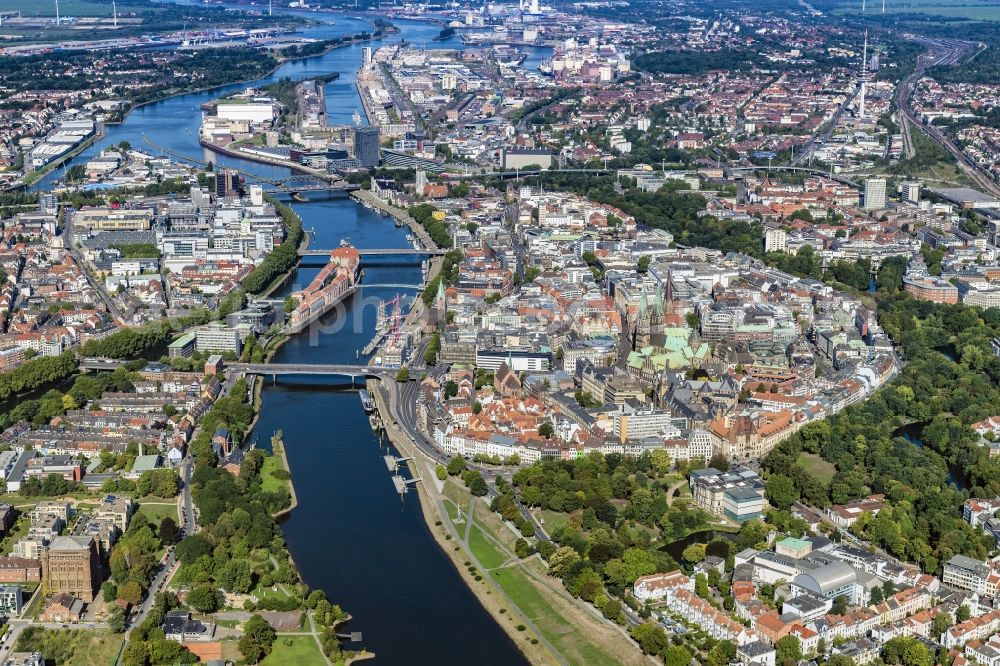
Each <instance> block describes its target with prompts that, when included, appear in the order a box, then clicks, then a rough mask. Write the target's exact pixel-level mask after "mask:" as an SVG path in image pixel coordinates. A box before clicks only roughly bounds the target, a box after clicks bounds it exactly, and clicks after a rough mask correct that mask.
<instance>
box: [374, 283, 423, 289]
mask: <svg viewBox="0 0 1000 666" xmlns="http://www.w3.org/2000/svg"><path fill="white" fill-rule="evenodd" d="M358 287H360V288H362V289H364V288H368V289H423V288H424V285H422V284H392V283H389V284H365V283H363V282H359V283H358Z"/></svg>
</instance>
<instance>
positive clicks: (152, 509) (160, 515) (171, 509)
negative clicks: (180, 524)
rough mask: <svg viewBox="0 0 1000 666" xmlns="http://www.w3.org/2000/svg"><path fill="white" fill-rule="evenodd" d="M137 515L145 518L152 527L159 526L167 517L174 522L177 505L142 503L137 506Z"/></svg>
mask: <svg viewBox="0 0 1000 666" xmlns="http://www.w3.org/2000/svg"><path fill="white" fill-rule="evenodd" d="M137 513H139V514H142V515H143V516H145V517H146V518H147V519H148V520H149V522H151V523H153V524H154V525H159V524H160V521H161V520H163V519H164V518H166V517H168V516H169V517H170V518H173V519H174V521H175V522H176V521H177V504H175V503H173V502H171V503H169V504H161V503H156V504H153V503H151V502H142V503H141V504H139V511H138V512H137Z"/></svg>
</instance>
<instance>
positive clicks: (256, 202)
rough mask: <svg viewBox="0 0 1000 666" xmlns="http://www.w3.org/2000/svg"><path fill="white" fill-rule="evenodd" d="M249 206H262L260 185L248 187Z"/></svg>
mask: <svg viewBox="0 0 1000 666" xmlns="http://www.w3.org/2000/svg"><path fill="white" fill-rule="evenodd" d="M250 204H251V205H253V206H263V205H264V188H263V187H261V186H260V185H251V186H250Z"/></svg>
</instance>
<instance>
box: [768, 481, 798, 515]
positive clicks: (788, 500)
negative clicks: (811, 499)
mask: <svg viewBox="0 0 1000 666" xmlns="http://www.w3.org/2000/svg"><path fill="white" fill-rule="evenodd" d="M765 494H766V495H767V499H768V501H769V502H770V503H771V504H773V505H774V506H776V507H778V508H779V509H788V508H789V507H791V506H792V504H793V503H795V501H797V500H798V499H799V493H798V491H797V490H796V489H795V482H793V481H792V480H791V479H790V478H788V477H787V476H785V475H783V474H772V475H771V476H770V477H768V479H767V486H766V489H765Z"/></svg>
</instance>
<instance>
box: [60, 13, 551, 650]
mask: <svg viewBox="0 0 1000 666" xmlns="http://www.w3.org/2000/svg"><path fill="white" fill-rule="evenodd" d="M309 15H310V16H311V17H313V18H319V19H320V20H326V21H330V20H333V21H335V23H333V24H330V23H326V24H324V25H321V26H314V27H310V28H307V29H305V30H303V34H306V35H308V36H311V37H317V38H326V37H332V36H336V35H342V34H351V33H356V32H360V31H363V30H366V29H370V26H369V25H368V24H367V22H366V21H363V20H361V19H356V18H350V17H348V16H344V15H339V14H338V15H323V14H319V15H317V14H313V13H310V14H309ZM394 23H396V25H398V26H399V27H400V29H401V33H399V34H397V35H392V36H390V37H388V38H387V39H386V40H383V42H387V41H398V40H399V39H400V38H405V39H407V40H408V41H410V42H413V43H420V42H426V43H427V44H428V45H433V46H453V47H454V46H458V40H457V38H453V40H449V41H445V42H435V43H432V42H431V40H432V38H433V37H434V36H435V35H436V34H437V33H438V31H439V30H440V28H439V27H438V26H435V25H433V24H429V23H422V22H415V21H394ZM371 45H373V46H375V45H377V44H371ZM361 48H362V45H361V44H356V45H351V46H347V47H344V48H341V49H336V50H334V51H331V52H330V53H327V54H326V55H323V56H318V57H315V58H310V59H307V60H300V61H295V62H290V63H287V64H285V65H283V66H282V67H281V68H279V69H278V70H277V71H276V72H275V73H274V74H273V75H271V76H270V77H268V78H266V79H263V80H261V81H255V82H252V83H251V84H250V85H261V84H266V83H269V82H272V81H276V80H278V79H281V78H284V77H289V78H292V79H296V80H298V79H307V78H311V77H316V76H320V75H324V74H330V73H332V72H337V73H339V74H340V77H339V78H338V79H337V80H335V81H332V82H331V83H329V84H328V85H327V86H326V91H325V92H326V99H327V111H328V116H329V122H330V123H331V124H333V123H348V122H351V116H352V115H353V114H354V112H355V111H356V110H357V111H361V104H360V101H359V99H358V96H357V92H356V90H355V88H354V74H355V72H356V71H357V69H358V67H359V65H360V61H361ZM533 57H535V58H536V59H537V58H538V57H540V56H539V55H538V54H537V53H536V54H533ZM245 85H246V84H239V85H232V86H227V87H225V88H221V89H215V90H213V91H210V92H204V93H195V94H191V95H184V96H180V97H174V98H171V99H168V100H165V101H162V102H158V103H155V104H150V105H147V106H144V107H142V108H139V109H136V110H135V111H133V112H132V113H131V114H130V115H129V116H128V118H127V119H126V120H125V122H124V123H123V124H121V125H112V126H109V127H108V128H107V134H106V136H105V137H104V138H103V139H102V140H101V141H99V142H98V143H96V144H95V145H94V146H92V147H90V148H89V149H88V150H87V151H85V152H84V153H83V154H82V155H81V156H78V157H77V158H76V159H75V160H74V162H82V161H86V160H87V159H89V158H90V157H91V156H93V155H95V154H96V153H98V152H100V150H101V149H103V148H104V147H106V146H109V145H112V144H117V143H119V142H120V141H128V142H129V143H131V144H132V145H133V146H135V147H136V148H139V149H142V150H152V149H151V148H149V146H147V145H145V143H144V138H145V137H148V138H149V139H150V140H151V141H153V142H154V143H156V144H158V145H160V146H163V147H165V148H167V149H169V150H172V151H177V152H179V153H182V154H184V155H189V156H192V157H199V158H201V159H203V160H211V161H213V162H214V163H215V164H217V165H223V166H225V165H232V166H238V167H239V168H240V169H242V170H245V171H249V172H253V173H257V174H260V175H263V176H272V177H281V176H287V175H289V172H288V170H287V169H284V168H279V167H271V166H265V165H260V164H256V163H252V162H246V161H243V160H236V159H232V158H227V157H222V156H219V155H216V154H214V153H211V152H209V151H206V150H204V149H202V148H201V147H200V146H199V145H198V127H199V124H200V116H201V110H200V106H201V104H203V103H205V102H207V101H209V100H212V99H215V98H217V97H219V96H220V95H221V94H223V93H225V92H229V91H233V90H239V89H240V88H242V87H245ZM154 152H155V151H154ZM54 177H55V176H50V177H49V178H48V179H46V180H45V181H43V182H42V183H41V187H45V186H46V185H51V182H52V179H53V178H54ZM309 197H310V201H309V202H308V203H294V204H292V206H293V208H294V209H295V210H296V212H298V214H299V215H300V216H301V217H302V221H303V226H304V227H305V228H306V229H315V238H314V240H313V242H312V247H313V248H333V247H336V246H337V244H338V243H339V242H340V240H341V239H345V238H346V239H349V240H350V241H351V242H352V243H353V244H354V245H355V246H357V247H406V245H407V242H406V238H405V236H406V231H405V230H403V229H398V228H396V227H395V226H394V225H393V223H392V220H391V219H390V218H388V217H385V216H383V215H381V214H379V213H376V212H374V211H371V210H369V209H367V208H364V207H362V206H360V205H358V204H356V203H355V202H354V201H353V200H352V199H350V198H349V197H346V196H344V195H343V194H327V195H323V194H320V195H317V194H316V193H310V194H309ZM376 261H377V262H378V263H373V264H370V265H366V267H365V275H364V278H363V281H362V282H363V284H369V285H410V284H416V283H419V282H420V280H421V269H420V266H419V265H401V264H396V263H393V262H392V261H391V259H379V260H376ZM318 270H319V266H316V265H312V264H305V265H303V266H302V267H300V268H299V269H298V270H296V271H295V273H293V275H292V276H291V278H290V280H289V283H288V284H287V285H286V286H285V291H286V292H287V291H291V290H293V289H294V288H295V287H296V286H303V285H305V284H308V282H309V281H310V280H311V279H312V277H313V276H314V275H315V273H316V271H318ZM397 293H400V294H403V295H408V296H409V297H412V296H413V295H415V294H416V293H417V292H416V290H414V289H406V288H403V287H396V286H392V287H381V288H380V287H363V288H362V289H360V290H359V291H358V292H357V293H356V294H355V295H354V296H353V297H352V298H350V299H349V300H348V301H347V302H346V303H345V304H344V307H343V308H340V309H338V310H337V311H331V312H330V313H328V314H327V315H326V316H324V317H323V318H322V319H321V320H320V324H321V326H319V327H313V328H314V329H315V328H319V329H322V330H321V332H320V333H318V334H314V333H311V332H304V333H302V334H299V335H297V336H295V337H293V338H292V339H291V340H289V341H288V342H287V343H286V344H285V345H284V346H282V347H281V349H280V350H279V351H278V353H277V355H276V357H275V361H276V362H303V363H338V362H342V363H351V362H356V361H357V359H358V358H359V350H360V349H361V348H362V347H364V345H365V344H366V343H367V342H368V340H369V339H370V337H371V335H372V333H373V330H374V321H375V302H376V301H377V300H378V299H379V298H390V297H392V296H394V295H396V294H397ZM362 360H363V359H362ZM262 399H263V407H262V411H261V414H260V419H259V421H258V423H257V426H256V430H255V432H254V433H253V434H252V437H254V438H255V439H256V440H257V441H258V443H259V444H261V445H262V446H267V445H269V442H270V437H271V434H272V433H273V432H274V431H276V430H279V429H280V430H282V431H283V433H284V440H285V443H286V450H287V455H288V459H289V464H290V465H291V468H292V475H293V479H294V482H295V488H296V492H297V494H298V500H299V506H298V507H297V508H296V509H295V510H294V511H293V512H292V514H291V515H290V516H289V517H288V518H287V520H285V521H284V523H283V525H282V527H283V530H284V534H285V537H286V539H287V541H288V545H289V548H290V550H291V552H292V556H293V557H294V559H295V562H296V564H297V565H298V567H299V570H300V571H301V573H302V576H303V578H304V580H305V581H306V582H307V583H308V584H309V585H310V586H312V587H314V588H321V589H323V590H325V591H326V592H327V595H328V596H329V598H330V600H331V601H332V602H334V603H338V604H340V605H341V606H343V607H344V609H345V610H347V611H348V612H350V613H351V614H352V615H353V616H354V620H353V621H352V622H351V625H350V628H351V629H352V630H355V631H361V632H362V633H363V637H364V640H363V645H364V647H365V648H367V649H369V650H372V651H374V652H375V653H376V654H377V657H376V663H383V664H412V663H434V664H465V663H469V662H470V661H474V662H475V663H477V664H482V665H490V664H523V663H525V660H524V658H523V657H522V655H521V654H520V652H519V651H518V650H517V648H516V646H515V645H514V643H513V642H512V641H511V640H510V639H509V638H508V637H507V635H506V634H505V633H504V632H503V631H502V630H501V629H500V628H499V627H498V626H497V625H496V624H495V623H494V622H493V620H492V618H491V617H490V616H489V615H488V614H487V613H486V611H485V610H483V608H482V607H481V606H480V605H479V602H478V601H477V600H476V598H475V597H474V596H473V594H472V593H471V592H470V591H469V590H468V589H467V588H466V587H465V585H464V583H463V582H462V581H461V580H460V578H459V576H458V573H457V572H456V571H455V569H454V568H453V567H452V565H451V562H450V560H449V559H448V558H447V557H446V555H445V554H444V553H443V552H441V550H440V549H439V548H438V546H437V544H436V542H435V541H434V540H433V537H432V535H431V533H430V531H429V529H428V527H427V525H426V524H425V523H424V520H423V516H422V514H421V512H420V507H419V502H418V499H417V496H416V495H415V494H412V493H411V494H410V495H409V496H408V497H407V498H406V500H405V502H401V501H400V498H399V496H398V495H397V494H396V492H395V490H394V488H393V485H392V482H391V481H390V477H389V472H388V470H387V469H386V467H385V463H384V462H383V460H382V455H383V454H384V452H383V451H380V442H379V440H378V438H377V437H376V436H375V435H374V433H373V432H372V430H371V429H370V427H369V424H368V420H367V417H366V416H365V414H364V413H363V412H362V410H361V405H360V402H359V400H358V395H357V393H356V391H354V390H351V387H350V386H349V385H345V384H344V383H343V382H341V381H340V380H338V379H331V378H325V377H295V378H292V377H286V378H280V377H279V379H278V382H277V383H276V384H274V383H272V382H270V381H268V382H267V384H266V386H265V389H264V391H263V393H262ZM347 647H358V646H351V645H347Z"/></svg>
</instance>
